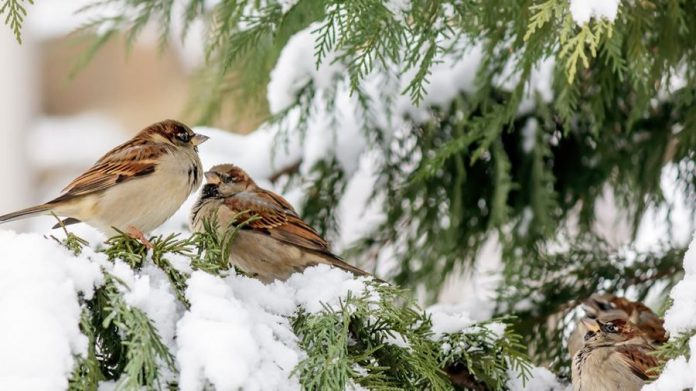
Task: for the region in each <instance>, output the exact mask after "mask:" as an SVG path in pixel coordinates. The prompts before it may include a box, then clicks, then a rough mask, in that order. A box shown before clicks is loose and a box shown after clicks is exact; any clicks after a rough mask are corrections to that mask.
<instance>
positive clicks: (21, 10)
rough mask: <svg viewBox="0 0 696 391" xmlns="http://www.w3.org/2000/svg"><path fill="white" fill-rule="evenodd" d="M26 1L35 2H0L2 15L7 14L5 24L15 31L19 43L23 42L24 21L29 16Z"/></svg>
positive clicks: (13, 0) (10, 0)
mask: <svg viewBox="0 0 696 391" xmlns="http://www.w3.org/2000/svg"><path fill="white" fill-rule="evenodd" d="M25 1H26V2H27V3H29V4H34V0H3V1H2V3H1V4H0V17H2V16H3V15H5V13H7V15H6V16H5V25H6V26H8V27H10V29H11V30H12V32H13V33H14V36H15V39H17V43H19V44H21V43H22V23H24V18H25V17H26V16H27V9H26V7H25V5H24V4H25Z"/></svg>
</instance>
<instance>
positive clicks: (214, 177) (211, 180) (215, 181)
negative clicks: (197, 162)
mask: <svg viewBox="0 0 696 391" xmlns="http://www.w3.org/2000/svg"><path fill="white" fill-rule="evenodd" d="M204 175H205V182H206V183H208V184H210V185H219V184H220V183H221V182H222V180H221V179H220V176H219V175H218V174H217V173H215V172H212V171H206V172H205V174H204Z"/></svg>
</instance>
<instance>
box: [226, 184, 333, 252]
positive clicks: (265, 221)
mask: <svg viewBox="0 0 696 391" xmlns="http://www.w3.org/2000/svg"><path fill="white" fill-rule="evenodd" d="M225 205H226V206H227V207H228V208H229V209H230V211H231V212H232V213H233V214H237V213H242V212H244V213H243V215H240V219H239V221H240V222H242V221H246V220H247V219H250V218H251V217H252V216H257V219H256V220H253V221H251V222H249V223H248V224H247V225H246V226H245V227H246V228H247V229H252V230H257V231H260V232H263V233H265V234H267V235H270V236H271V237H273V238H275V239H278V240H280V241H283V242H286V243H289V244H293V245H296V246H299V247H303V248H305V249H308V250H313V251H318V252H322V253H328V252H329V245H328V243H327V242H326V240H324V239H323V238H322V237H321V236H319V234H318V233H317V231H315V230H314V229H313V228H312V227H310V226H309V225H307V223H305V222H304V221H302V219H300V217H299V216H297V213H295V210H294V209H292V206H290V204H289V203H288V202H287V201H286V200H285V199H283V198H282V197H280V196H278V195H275V194H272V193H270V192H268V191H265V190H261V189H259V190H258V191H256V192H254V193H253V194H248V193H240V194H237V195H235V196H233V197H228V198H226V199H225Z"/></svg>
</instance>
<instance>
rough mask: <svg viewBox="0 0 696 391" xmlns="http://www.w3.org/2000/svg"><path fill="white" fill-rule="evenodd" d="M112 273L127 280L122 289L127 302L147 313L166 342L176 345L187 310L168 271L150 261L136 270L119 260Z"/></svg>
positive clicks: (121, 286) (120, 278)
mask: <svg viewBox="0 0 696 391" xmlns="http://www.w3.org/2000/svg"><path fill="white" fill-rule="evenodd" d="M110 272H111V274H112V275H114V276H115V277H117V278H118V279H119V281H120V282H122V283H123V285H119V289H120V290H121V292H123V298H124V299H125V301H126V303H127V304H128V305H130V306H132V307H135V308H138V309H140V310H142V311H143V312H145V314H147V316H148V317H149V318H150V319H151V320H152V321H153V322H154V325H155V327H156V328H157V331H158V333H159V335H160V337H161V338H162V341H163V342H164V343H165V344H166V345H167V346H168V347H169V348H172V347H174V346H175V345H174V340H175V338H174V335H175V328H176V322H177V320H178V319H179V317H180V315H181V313H183V306H181V304H179V303H178V301H177V299H176V296H175V295H174V292H173V290H172V287H171V285H170V283H169V280H168V279H167V276H166V275H164V272H162V270H161V269H159V268H157V267H155V266H154V265H153V264H152V263H148V264H146V265H145V266H144V267H143V269H142V270H141V272H140V273H135V272H134V271H133V269H131V267H130V266H128V265H127V264H126V263H124V262H122V261H116V262H115V263H114V265H113V267H112V268H111V270H110ZM124 285H125V286H124Z"/></svg>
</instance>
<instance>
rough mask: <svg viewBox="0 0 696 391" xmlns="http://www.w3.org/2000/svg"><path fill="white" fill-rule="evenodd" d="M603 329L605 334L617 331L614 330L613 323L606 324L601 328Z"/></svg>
mask: <svg viewBox="0 0 696 391" xmlns="http://www.w3.org/2000/svg"><path fill="white" fill-rule="evenodd" d="M603 329H604V331H606V332H607V333H616V332H617V331H619V329H618V328H616V326H615V325H614V324H613V323H607V324H605V325H604V327H603Z"/></svg>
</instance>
